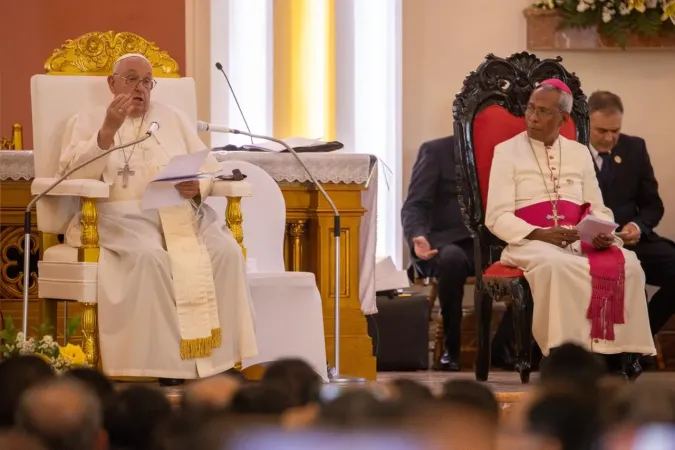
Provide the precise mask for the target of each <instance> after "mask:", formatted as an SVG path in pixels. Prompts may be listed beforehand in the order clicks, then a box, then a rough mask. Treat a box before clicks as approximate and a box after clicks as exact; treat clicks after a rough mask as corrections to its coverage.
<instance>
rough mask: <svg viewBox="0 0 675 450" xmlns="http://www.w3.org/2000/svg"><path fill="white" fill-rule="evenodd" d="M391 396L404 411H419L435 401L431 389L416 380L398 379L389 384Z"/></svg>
mask: <svg viewBox="0 0 675 450" xmlns="http://www.w3.org/2000/svg"><path fill="white" fill-rule="evenodd" d="M389 387H390V390H391V395H392V397H393V398H394V400H395V401H396V402H397V403H399V404H400V405H401V407H402V408H403V409H406V410H407V409H417V407H423V406H426V405H427V404H429V403H431V402H433V401H434V400H435V397H434V394H433V392H431V389H429V387H427V386H425V385H423V384H422V383H419V382H417V381H415V380H410V379H406V378H397V379H395V380H392V381H391V382H390V383H389Z"/></svg>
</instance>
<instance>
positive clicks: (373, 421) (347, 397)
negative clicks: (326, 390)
mask: <svg viewBox="0 0 675 450" xmlns="http://www.w3.org/2000/svg"><path fill="white" fill-rule="evenodd" d="M402 416H403V411H402V410H401V409H400V408H399V406H398V405H397V404H395V403H394V402H391V401H388V400H385V399H381V398H378V395H377V394H376V393H375V392H372V391H370V390H368V389H348V390H346V391H345V392H344V393H342V394H341V395H339V396H338V397H336V398H335V399H333V400H331V401H329V402H327V403H326V404H324V405H322V407H321V411H320V413H319V421H320V423H321V424H322V425H325V426H331V427H341V428H358V427H364V428H368V427H379V426H383V425H387V424H390V423H391V422H392V421H394V420H397V419H399V418H401V417H402Z"/></svg>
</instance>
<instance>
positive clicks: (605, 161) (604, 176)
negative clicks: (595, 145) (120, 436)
mask: <svg viewBox="0 0 675 450" xmlns="http://www.w3.org/2000/svg"><path fill="white" fill-rule="evenodd" d="M598 155H599V156H600V158H602V167H601V168H600V171H599V172H598V182H599V183H600V189H603V188H604V187H606V185H607V182H608V181H609V167H610V165H611V163H612V160H611V156H612V155H611V154H609V153H598Z"/></svg>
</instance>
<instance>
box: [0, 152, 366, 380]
mask: <svg viewBox="0 0 675 450" xmlns="http://www.w3.org/2000/svg"><path fill="white" fill-rule="evenodd" d="M216 157H217V159H218V160H220V161H223V160H232V159H234V160H243V161H247V162H250V163H252V164H255V165H257V166H259V167H261V168H262V169H264V170H265V171H267V172H268V173H269V174H270V175H271V176H272V177H273V178H274V179H275V180H276V181H277V183H279V185H280V187H281V190H282V192H283V195H284V199H285V202H286V221H287V229H286V239H285V242H284V258H285V264H286V270H289V271H306V272H312V273H314V274H315V276H316V281H317V285H318V288H319V292H320V293H321V298H322V303H323V316H324V331H325V343H326V353H327V357H328V360H329V363H331V364H332V363H333V354H334V350H333V349H334V331H335V330H334V317H335V315H334V297H335V292H334V290H335V288H334V286H335V282H334V280H333V279H334V262H333V261H334V259H333V258H334V256H333V249H334V240H333V236H332V235H333V229H332V227H333V212H332V210H331V209H330V207H329V205H328V203H327V202H326V201H325V199H324V198H323V197H322V195H321V193H320V192H319V191H318V190H317V189H316V187H314V186H312V184H311V183H310V182H309V177H308V176H307V174H306V173H305V171H304V169H303V168H302V166H301V165H300V164H299V163H298V162H297V161H296V160H295V159H294V158H293V155H291V154H288V153H262V152H216ZM301 158H302V159H303V162H304V163H305V164H306V165H307V166H308V168H309V169H310V170H311V171H312V174H313V175H314V176H315V178H316V179H317V180H318V181H319V182H320V183H322V185H323V187H324V189H325V190H326V192H327V193H328V194H329V195H330V196H331V198H332V199H333V201H334V202H335V204H336V206H337V208H338V210H339V212H340V216H341V237H340V240H341V248H340V251H341V267H340V281H341V284H340V286H341V292H340V299H341V308H340V315H341V340H340V343H341V345H340V349H341V356H340V360H341V372H343V373H345V374H349V375H357V376H362V377H365V378H367V379H371V380H374V379H375V357H374V356H373V349H372V343H371V339H370V337H369V336H368V332H367V326H366V320H365V317H364V315H366V314H374V313H375V312H377V309H376V307H375V235H376V211H377V181H378V179H377V159H376V158H375V157H373V156H371V155H365V154H353V153H343V152H333V153H321V154H314V153H305V154H302V155H301ZM33 177H34V168H33V153H32V151H30V150H1V151H0V224H1V226H0V255H1V257H2V260H1V261H0V313H2V315H3V316H4V318H6V317H8V316H11V317H12V319H13V320H14V323H15V325H16V326H17V327H21V317H22V312H21V311H22V300H21V299H22V291H23V270H22V267H23V262H22V261H23V243H22V238H23V211H24V209H25V207H26V205H27V204H28V202H29V201H30V199H31V195H30V183H31V180H32V179H33ZM254 195H255V194H254ZM243 201H246V200H245V199H244V200H243ZM33 214H34V213H33ZM245 220H246V217H244V221H245ZM33 223H35V217H34V218H33ZM33 237H34V239H33V241H32V246H31V249H30V252H31V259H30V261H31V264H30V267H31V285H30V290H29V294H30V295H29V296H30V301H29V311H28V322H29V329H31V328H32V327H36V326H37V325H39V324H40V323H41V322H42V320H43V317H45V315H46V313H47V311H45V308H46V307H49V306H45V302H40V301H39V299H38V298H37V274H36V271H37V261H38V260H39V258H40V254H41V247H42V245H43V243H42V239H41V237H40V236H39V233H38V232H37V230H34V236H33ZM245 239H246V236H244V242H245ZM80 314H81V312H80V307H79V305H78V304H76V303H69V304H68V311H67V315H68V316H69V317H73V316H76V315H80ZM57 317H58V319H57V324H55V325H56V332H57V334H58V335H59V336H62V334H63V329H64V322H65V318H64V306H63V303H59V305H58V312H57ZM280 330H282V331H283V324H280ZM60 338H61V337H60ZM280 338H282V337H280ZM78 339H79V336H75V337H74V340H78Z"/></svg>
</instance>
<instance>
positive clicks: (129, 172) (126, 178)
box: [117, 163, 136, 188]
mask: <svg viewBox="0 0 675 450" xmlns="http://www.w3.org/2000/svg"><path fill="white" fill-rule="evenodd" d="M117 175H122V187H123V188H125V187H127V185H128V184H129V177H130V176H133V175H136V171H134V170H131V168H129V163H126V164H124V167H123V168H122V169H120V170H118V171H117Z"/></svg>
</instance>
